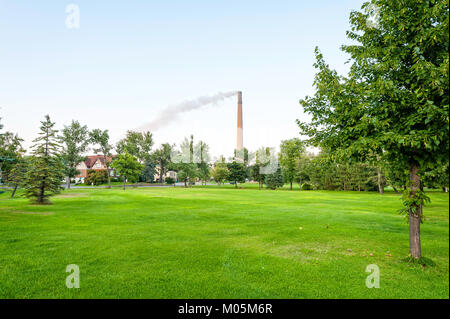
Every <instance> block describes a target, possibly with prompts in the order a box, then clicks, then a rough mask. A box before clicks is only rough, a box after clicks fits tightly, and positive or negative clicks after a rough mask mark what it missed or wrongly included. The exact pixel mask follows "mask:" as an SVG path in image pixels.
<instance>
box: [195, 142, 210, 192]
mask: <svg viewBox="0 0 450 319" xmlns="http://www.w3.org/2000/svg"><path fill="white" fill-rule="evenodd" d="M194 160H195V161H196V163H197V166H198V176H199V178H200V179H201V180H202V181H203V182H204V183H205V185H206V181H207V180H208V179H209V176H210V175H209V172H210V168H209V165H208V162H209V160H210V155H209V146H208V144H206V143H205V142H203V141H200V142H198V143H197V144H196V145H195V147H194Z"/></svg>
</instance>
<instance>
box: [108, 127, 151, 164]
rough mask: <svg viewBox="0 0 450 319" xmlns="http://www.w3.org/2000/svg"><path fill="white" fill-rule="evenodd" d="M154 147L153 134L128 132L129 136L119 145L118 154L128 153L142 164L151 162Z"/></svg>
mask: <svg viewBox="0 0 450 319" xmlns="http://www.w3.org/2000/svg"><path fill="white" fill-rule="evenodd" d="M152 147H153V135H152V133H150V132H145V133H140V132H135V131H127V136H126V137H125V138H123V139H121V140H120V141H119V142H118V143H117V147H116V149H117V153H118V154H123V153H128V154H130V155H132V156H134V157H136V158H137V159H138V161H139V163H141V164H142V163H145V162H146V161H149V160H150V158H151V151H152Z"/></svg>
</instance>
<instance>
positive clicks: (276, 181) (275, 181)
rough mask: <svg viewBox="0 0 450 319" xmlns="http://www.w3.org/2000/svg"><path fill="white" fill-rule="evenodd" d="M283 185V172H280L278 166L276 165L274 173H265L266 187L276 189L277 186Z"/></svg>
mask: <svg viewBox="0 0 450 319" xmlns="http://www.w3.org/2000/svg"><path fill="white" fill-rule="evenodd" d="M283 185H284V181H283V174H282V173H281V168H280V166H278V168H277V170H276V171H275V172H274V173H272V174H267V175H266V186H267V187H268V188H270V189H277V188H278V187H283Z"/></svg>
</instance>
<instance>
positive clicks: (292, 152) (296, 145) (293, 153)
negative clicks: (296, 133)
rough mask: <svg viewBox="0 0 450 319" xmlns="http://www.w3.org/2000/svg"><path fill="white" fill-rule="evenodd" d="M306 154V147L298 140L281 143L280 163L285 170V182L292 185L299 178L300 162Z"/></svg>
mask: <svg viewBox="0 0 450 319" xmlns="http://www.w3.org/2000/svg"><path fill="white" fill-rule="evenodd" d="M304 152H305V147H304V145H303V143H302V141H300V139H298V138H293V139H290V140H285V141H281V145H280V154H279V162H280V165H281V168H282V170H283V177H284V180H285V181H286V182H288V183H290V184H291V189H292V183H293V182H294V180H295V177H296V176H297V169H298V162H299V160H300V158H301V156H302V155H303V153H304Z"/></svg>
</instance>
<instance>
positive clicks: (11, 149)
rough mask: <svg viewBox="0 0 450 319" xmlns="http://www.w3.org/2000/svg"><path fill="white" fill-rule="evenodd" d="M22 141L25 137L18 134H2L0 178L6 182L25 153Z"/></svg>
mask: <svg viewBox="0 0 450 319" xmlns="http://www.w3.org/2000/svg"><path fill="white" fill-rule="evenodd" d="M22 142H23V139H21V138H20V137H19V136H18V135H17V134H14V133H11V132H6V133H3V134H0V179H1V180H2V181H3V182H5V183H6V182H8V180H9V179H10V177H9V175H10V174H11V171H12V170H13V169H14V167H15V166H16V165H17V163H18V162H19V161H20V160H21V158H22V157H23V154H24V153H25V150H24V149H23V147H22Z"/></svg>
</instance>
